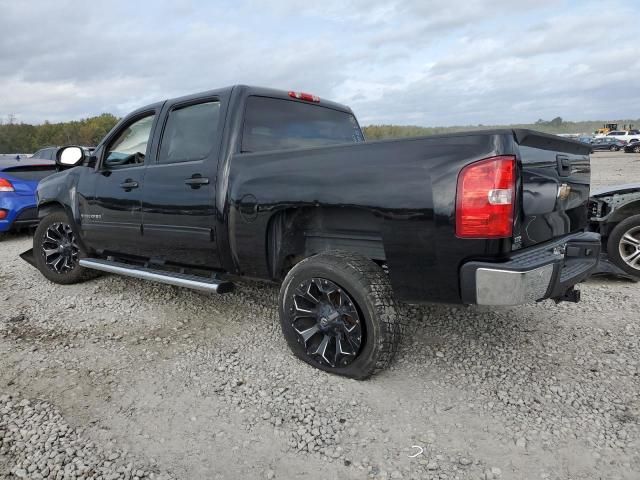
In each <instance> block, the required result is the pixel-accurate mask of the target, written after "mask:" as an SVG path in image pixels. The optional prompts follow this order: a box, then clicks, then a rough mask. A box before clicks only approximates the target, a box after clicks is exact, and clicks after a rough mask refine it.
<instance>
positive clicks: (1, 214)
mask: <svg viewBox="0 0 640 480" xmlns="http://www.w3.org/2000/svg"><path fill="white" fill-rule="evenodd" d="M7 213H8V212H7V211H6V210H3V209H1V208H0V220H4V219H5V218H7Z"/></svg>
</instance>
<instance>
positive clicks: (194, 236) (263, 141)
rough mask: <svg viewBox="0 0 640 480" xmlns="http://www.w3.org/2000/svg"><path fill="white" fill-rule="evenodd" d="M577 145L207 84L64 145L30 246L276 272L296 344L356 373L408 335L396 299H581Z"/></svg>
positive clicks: (50, 265)
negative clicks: (369, 128)
mask: <svg viewBox="0 0 640 480" xmlns="http://www.w3.org/2000/svg"><path fill="white" fill-rule="evenodd" d="M589 152H590V147H589V146H588V145H585V144H582V143H578V142H574V141H571V140H566V139H563V138H560V137H557V136H550V135H545V134H541V133H537V132H532V131H527V130H511V129H504V130H492V131H476V132H469V133H458V134H452V135H442V136H432V137H424V138H411V139H404V140H388V141H377V142H366V141H365V139H364V136H363V133H362V131H361V129H360V126H359V125H358V122H357V121H356V118H355V116H354V115H353V113H352V111H351V110H350V109H349V108H348V107H345V106H343V105H339V104H337V103H333V102H329V101H325V100H324V99H319V98H318V97H316V96H314V95H310V94H306V93H299V92H287V91H276V90H270V89H264V88H254V87H247V86H234V87H231V88H224V89H219V90H212V91H209V92H205V93H201V94H196V95H191V96H187V97H182V98H177V99H173V100H167V101H164V102H160V103H156V104H153V105H149V106H146V107H143V108H141V109H139V110H136V111H135V112H133V113H131V114H130V115H128V116H126V117H125V118H123V119H122V120H121V121H120V122H119V123H118V125H116V127H114V129H113V130H112V131H111V132H110V133H109V134H108V135H107V136H106V137H105V139H104V140H103V141H102V142H101V143H100V144H99V145H98V147H97V148H96V149H95V151H93V152H92V153H91V154H90V155H87V154H86V153H85V152H84V151H83V150H82V149H81V148H78V147H74V146H70V147H65V148H62V149H60V150H59V151H58V154H57V156H58V159H57V161H58V164H59V165H60V167H61V168H63V167H64V171H61V172H59V173H57V174H54V175H52V176H50V177H48V178H46V179H45V180H43V181H42V182H41V183H40V185H39V187H38V192H37V197H38V212H39V217H40V218H41V222H40V225H39V227H38V230H37V231H36V234H35V237H34V241H33V251H29V252H25V254H23V258H25V259H27V260H30V261H31V262H32V263H33V264H34V265H35V266H37V268H38V269H39V270H40V271H41V272H42V274H43V275H44V276H45V277H46V278H48V279H49V280H51V281H53V282H57V283H63V284H68V283H74V282H78V281H81V280H83V279H86V278H87V277H88V274H89V273H90V272H93V271H95V270H100V271H106V272H111V273H116V274H122V275H128V276H132V277H137V278H142V279H147V280H152V281H158V282H164V283H169V284H172V285H179V286H184V287H191V288H195V289H199V290H203V291H207V292H217V293H225V292H229V291H231V290H232V289H233V283H232V281H233V279H234V278H235V277H238V276H246V277H252V278H258V279H264V280H268V281H273V282H278V283H280V284H281V287H280V297H279V304H280V305H279V307H280V318H281V323H282V330H283V333H284V335H285V337H286V339H287V342H288V344H289V345H290V347H291V349H292V350H293V352H294V353H295V354H296V355H297V356H298V357H299V358H301V359H303V360H304V361H306V362H308V363H310V364H312V365H314V366H316V367H318V368H321V369H324V370H326V371H330V372H333V373H337V374H341V375H346V376H350V377H353V378H366V377H368V376H369V375H371V374H372V373H374V372H375V371H376V370H378V369H381V368H384V367H385V366H386V365H388V363H389V362H390V361H391V359H392V357H393V355H394V353H395V351H396V349H397V346H398V342H399V339H400V337H401V335H402V334H403V327H402V322H401V319H400V318H399V316H398V313H397V309H396V301H401V302H407V303H421V302H444V303H458V304H459V303H462V304H483V305H516V304H521V303H526V302H534V301H537V300H542V299H546V298H552V299H554V300H556V301H561V300H570V301H577V300H578V299H579V292H578V291H577V290H575V289H574V285H575V284H576V283H578V282H580V281H582V280H584V279H585V278H587V277H588V276H589V275H590V273H591V272H592V271H593V269H594V268H595V267H596V264H597V262H598V257H599V253H600V240H599V235H598V234H597V233H593V232H586V231H585V227H587V225H588V220H589V217H588V213H587V202H588V199H589V181H590V160H589ZM70 167H73V168H70Z"/></svg>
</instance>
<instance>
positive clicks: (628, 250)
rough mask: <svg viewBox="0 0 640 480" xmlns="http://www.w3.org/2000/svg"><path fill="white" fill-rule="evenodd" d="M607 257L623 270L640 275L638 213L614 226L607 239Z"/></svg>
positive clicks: (639, 221) (639, 216) (639, 226)
mask: <svg viewBox="0 0 640 480" xmlns="http://www.w3.org/2000/svg"><path fill="white" fill-rule="evenodd" d="M607 252H608V254H609V258H610V259H611V260H612V261H613V263H615V264H616V265H617V266H618V267H620V268H622V269H623V270H624V271H625V272H627V273H629V274H631V275H635V276H637V277H640V215H634V216H632V217H629V218H627V219H625V220H623V221H622V222H620V223H619V224H618V225H616V226H615V227H614V229H613V230H612V231H611V235H609V239H608V240H607Z"/></svg>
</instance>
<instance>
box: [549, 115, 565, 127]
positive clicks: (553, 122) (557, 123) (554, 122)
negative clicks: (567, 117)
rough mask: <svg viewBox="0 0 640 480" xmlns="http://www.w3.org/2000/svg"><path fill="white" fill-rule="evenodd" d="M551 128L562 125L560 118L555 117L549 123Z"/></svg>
mask: <svg viewBox="0 0 640 480" xmlns="http://www.w3.org/2000/svg"><path fill="white" fill-rule="evenodd" d="M549 124H550V125H551V126H552V127H559V126H560V125H562V117H556V118H554V119H553V120H551V121H550V122H549Z"/></svg>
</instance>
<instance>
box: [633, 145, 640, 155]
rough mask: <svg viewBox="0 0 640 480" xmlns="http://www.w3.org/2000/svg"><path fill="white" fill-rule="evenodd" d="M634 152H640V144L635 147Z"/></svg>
mask: <svg viewBox="0 0 640 480" xmlns="http://www.w3.org/2000/svg"><path fill="white" fill-rule="evenodd" d="M633 153H640V145H638V146H636V147H633Z"/></svg>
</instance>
